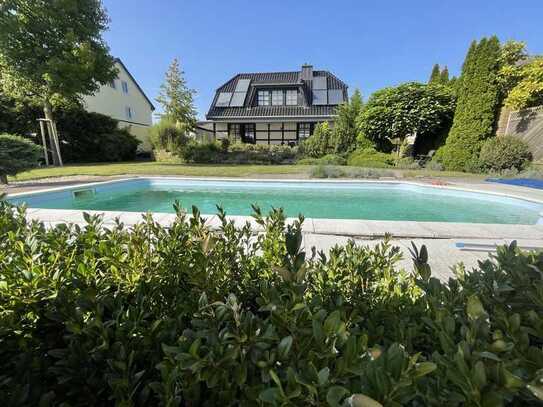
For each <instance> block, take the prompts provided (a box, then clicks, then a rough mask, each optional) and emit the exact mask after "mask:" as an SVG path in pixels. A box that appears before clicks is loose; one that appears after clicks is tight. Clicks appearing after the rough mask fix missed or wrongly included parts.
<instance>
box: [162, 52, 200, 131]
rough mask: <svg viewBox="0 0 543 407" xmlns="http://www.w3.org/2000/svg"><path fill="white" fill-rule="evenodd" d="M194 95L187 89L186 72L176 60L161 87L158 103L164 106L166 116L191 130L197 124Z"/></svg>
mask: <svg viewBox="0 0 543 407" xmlns="http://www.w3.org/2000/svg"><path fill="white" fill-rule="evenodd" d="M194 93H195V91H194V90H192V89H189V88H188V87H187V82H186V80H185V78H184V72H183V71H182V70H181V68H180V64H179V60H178V59H177V58H175V59H174V60H173V61H172V63H171V64H170V67H169V68H168V71H167V72H166V78H165V81H164V83H163V84H162V85H161V86H160V95H159V96H158V97H157V98H156V100H157V102H158V103H160V104H161V105H162V108H163V109H164V114H165V115H166V116H167V117H168V118H169V119H170V120H173V121H174V122H178V123H180V124H184V125H185V126H186V127H188V128H189V129H191V128H193V127H194V125H195V124H196V109H195V107H194V100H193V97H194Z"/></svg>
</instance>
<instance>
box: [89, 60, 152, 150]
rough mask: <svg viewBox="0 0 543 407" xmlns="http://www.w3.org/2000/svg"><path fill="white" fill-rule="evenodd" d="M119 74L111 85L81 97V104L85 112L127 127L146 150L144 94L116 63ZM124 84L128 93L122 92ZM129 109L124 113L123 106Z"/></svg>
mask: <svg viewBox="0 0 543 407" xmlns="http://www.w3.org/2000/svg"><path fill="white" fill-rule="evenodd" d="M115 66H116V67H117V69H118V70H119V75H118V77H117V79H115V81H114V82H115V88H112V87H111V86H109V85H102V86H101V87H100V89H99V90H98V91H97V92H96V93H95V94H94V95H87V96H83V104H84V106H85V108H86V109H87V111H89V112H96V113H101V114H104V115H107V116H110V117H112V118H114V119H116V120H118V121H119V127H123V128H124V127H126V128H129V131H130V133H131V134H133V135H134V136H135V137H137V138H138V139H139V140H140V141H141V142H142V144H140V146H139V150H141V151H150V150H151V145H150V143H149V127H150V126H151V125H152V124H153V121H152V113H153V111H152V109H151V106H150V105H149V102H148V101H147V99H146V98H145V96H144V95H143V94H142V93H141V91H140V90H139V89H138V87H137V85H136V83H135V82H134V81H133V80H132V78H130V76H129V75H128V73H127V72H126V70H125V69H124V68H123V66H122V65H121V64H120V63H118V62H116V65H115ZM123 81H124V82H126V83H127V84H128V93H124V92H123V89H122V82H123ZM127 107H130V108H131V110H132V117H128V116H127V111H126V108H127Z"/></svg>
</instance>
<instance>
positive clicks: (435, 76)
mask: <svg viewBox="0 0 543 407" xmlns="http://www.w3.org/2000/svg"><path fill="white" fill-rule="evenodd" d="M440 82H441V81H440V69H439V64H434V66H433V67H432V72H431V73H430V78H429V79H428V84H429V85H430V84H432V83H440Z"/></svg>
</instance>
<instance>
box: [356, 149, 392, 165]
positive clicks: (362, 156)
mask: <svg viewBox="0 0 543 407" xmlns="http://www.w3.org/2000/svg"><path fill="white" fill-rule="evenodd" d="M347 164H348V165H351V166H355V167H370V168H387V167H391V166H393V165H394V157H393V156H392V155H391V154H386V153H381V152H378V151H376V150H375V149H373V148H365V149H358V150H355V151H354V152H353V153H352V154H350V155H349V158H348V159H347Z"/></svg>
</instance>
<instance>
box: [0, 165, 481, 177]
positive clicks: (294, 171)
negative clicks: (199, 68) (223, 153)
mask: <svg viewBox="0 0 543 407" xmlns="http://www.w3.org/2000/svg"><path fill="white" fill-rule="evenodd" d="M311 168H312V166H309V165H239V164H238V165H219V164H216V165H211V164H209V165H188V164H171V163H159V162H129V163H113V164H110V163H100V164H78V165H77V164H76V165H66V166H64V167H51V168H39V169H34V170H30V171H26V172H22V173H20V174H18V175H17V177H10V178H9V179H10V180H11V181H27V180H33V179H40V178H51V177H65V176H72V175H99V176H111V175H186V176H203V177H248V178H249V177H262V176H266V175H269V176H275V177H281V175H285V176H290V177H291V178H292V177H295V176H297V177H299V178H308V177H309V176H310V175H309V174H310V171H311ZM342 168H347V167H342ZM376 171H380V170H379V169H377V170H376ZM382 171H383V175H390V174H391V172H393V173H394V175H396V176H398V177H404V178H411V177H417V176H421V175H423V176H428V177H459V178H467V177H469V178H478V177H483V175H480V174H466V173H461V172H449V171H427V170H398V169H393V168H392V169H382Z"/></svg>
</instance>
